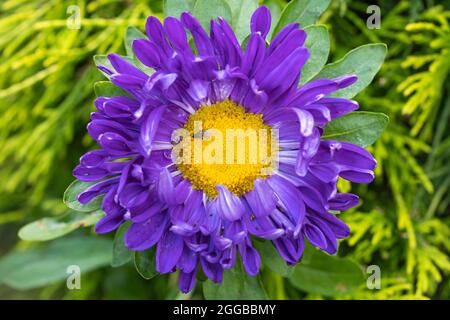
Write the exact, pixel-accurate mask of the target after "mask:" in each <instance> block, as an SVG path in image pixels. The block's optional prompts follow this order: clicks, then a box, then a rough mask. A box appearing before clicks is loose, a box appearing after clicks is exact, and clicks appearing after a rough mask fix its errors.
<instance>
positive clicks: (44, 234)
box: [19, 210, 104, 241]
mask: <svg viewBox="0 0 450 320" xmlns="http://www.w3.org/2000/svg"><path fill="white" fill-rule="evenodd" d="M103 215H104V213H103V211H100V210H99V211H95V212H92V213H89V214H86V213H81V212H76V211H70V212H69V213H67V214H65V215H63V216H61V217H56V218H42V219H39V220H37V221H34V222H31V223H29V224H27V225H25V226H23V227H22V228H21V229H20V230H19V238H21V239H22V240H26V241H48V240H53V239H56V238H59V237H62V236H64V235H66V234H68V233H70V232H72V231H74V230H76V229H78V228H82V227H89V226H91V225H93V224H95V223H96V222H97V221H98V220H100V219H101V218H102V217H103Z"/></svg>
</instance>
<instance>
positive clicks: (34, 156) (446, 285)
mask: <svg viewBox="0 0 450 320" xmlns="http://www.w3.org/2000/svg"><path fill="white" fill-rule="evenodd" d="M180 1H185V0H180ZM262 3H265V4H267V5H268V6H269V7H270V9H271V11H272V14H273V16H274V19H277V17H278V16H279V15H280V12H281V10H282V9H283V7H284V6H285V4H286V3H285V1H281V0H268V1H262ZM373 4H377V5H378V6H379V7H380V8H381V28H380V29H373V30H371V29H369V28H368V27H367V26H366V20H367V19H368V18H369V16H370V14H368V13H367V12H366V10H367V8H368V6H369V5H373ZM69 5H77V6H78V7H79V8H80V9H81V17H82V20H81V28H80V29H75V30H74V29H69V28H68V27H67V18H68V17H69V16H70V14H71V13H72V12H68V11H67V10H68V7H69ZM162 10H163V4H162V1H161V0H146V1H131V0H130V1H128V0H127V1H125V0H96V1H95V0H94V1H76V0H73V1H57V0H3V1H1V2H0V57H1V60H0V61H1V62H0V239H1V241H0V298H3V299H14V298H26V299H61V298H65V299H88V298H90V299H130V298H136V299H170V298H182V299H186V298H190V299H201V298H202V297H203V295H202V290H201V288H199V286H197V288H196V290H194V292H193V293H192V294H191V295H190V296H184V295H180V294H179V293H178V289H177V284H176V275H174V274H173V275H166V276H157V277H154V278H152V279H151V280H145V279H143V278H142V277H141V276H140V275H139V274H138V273H137V272H136V271H135V270H134V267H133V266H132V264H131V263H130V264H127V265H125V266H121V267H118V268H112V267H111V266H110V262H109V261H110V259H111V252H110V251H111V244H112V241H111V240H112V237H113V236H112V235H111V236H102V237H98V236H94V235H93V232H92V230H91V228H81V229H79V230H77V231H75V232H74V233H73V235H72V236H70V237H68V238H67V239H65V238H63V240H62V241H59V242H54V243H52V242H44V243H35V242H27V241H21V240H20V239H19V238H18V237H17V232H18V230H19V229H20V227H22V226H23V225H25V224H26V223H29V222H31V221H34V220H36V219H39V218H41V217H48V216H54V217H57V216H61V215H62V214H64V213H66V212H67V208H66V207H65V205H64V204H63V203H62V200H61V198H62V195H63V192H64V190H65V188H66V187H67V185H68V184H69V183H70V182H71V181H72V180H73V178H72V176H71V171H72V168H73V167H74V166H75V165H76V163H77V161H78V158H79V157H80V155H82V154H83V153H84V152H85V151H86V150H88V149H90V148H92V147H94V146H93V144H92V141H91V139H90V138H89V137H87V134H86V131H85V127H86V124H87V122H88V119H89V113H90V111H93V103H92V102H93V99H94V96H95V95H94V90H93V83H94V82H95V81H98V80H102V75H101V74H100V73H99V72H98V71H97V70H96V68H95V65H94V63H93V60H92V57H93V56H94V55H95V54H106V53H110V52H118V53H124V48H123V38H124V33H125V29H126V27H127V26H128V25H133V26H136V27H138V28H139V29H141V30H142V29H143V26H144V25H145V19H146V17H147V16H149V15H157V16H160V17H161V16H162ZM449 21H450V1H431V0H428V1H427V0H411V1H407V0H401V1H390V0H389V1H370V0H369V1H356V0H332V1H331V5H330V6H329V8H328V9H327V11H326V12H325V13H324V15H322V17H321V19H320V21H319V23H321V24H325V25H327V27H328V29H329V31H330V37H331V55H330V61H335V60H337V59H339V58H340V57H342V56H343V55H344V54H345V53H346V52H348V51H349V50H351V49H352V48H355V47H357V46H360V45H363V44H366V43H373V42H384V43H386V44H387V45H388V48H389V52H388V57H387V59H386V62H385V64H384V65H383V67H382V69H381V71H380V73H379V74H378V76H377V77H376V79H375V80H374V82H373V83H372V85H371V86H369V87H368V88H367V89H366V90H364V91H363V92H362V93H361V94H359V95H358V96H357V97H356V100H357V101H359V102H360V105H361V109H362V110H369V111H376V112H384V113H386V114H388V115H389V117H390V119H391V120H390V123H389V126H388V128H387V130H386V131H385V133H384V134H383V135H382V137H381V139H380V140H379V141H377V142H376V144H375V145H373V146H372V147H370V151H371V152H372V153H373V154H374V155H375V157H376V159H377V160H378V168H377V172H376V174H377V178H376V180H375V182H374V183H373V184H371V185H368V186H350V185H349V184H346V183H344V182H342V181H341V182H340V183H339V188H340V190H342V191H349V190H352V191H355V192H356V193H357V194H359V195H360V197H361V199H362V204H361V205H360V206H359V207H357V208H356V209H353V210H350V211H347V212H345V213H343V214H342V215H341V218H342V219H343V220H345V221H346V222H347V223H348V224H349V225H350V227H351V229H352V234H351V236H350V237H349V238H348V239H346V240H344V241H342V243H341V247H340V251H339V256H342V257H347V258H350V259H352V260H353V261H355V262H356V263H357V264H358V265H359V266H360V268H361V270H363V271H366V268H367V266H370V265H377V266H379V267H380V270H381V279H382V281H381V289H379V290H369V289H367V287H366V285H365V282H364V283H362V284H361V285H360V286H358V287H357V288H355V289H354V290H351V291H346V290H341V292H340V291H339V290H335V291H333V292H330V293H325V294H324V293H323V292H321V291H320V290H319V291H316V290H305V289H304V288H303V287H302V286H297V285H295V283H294V284H293V283H291V282H290V281H288V280H287V279H286V278H285V277H282V276H280V275H278V274H276V273H274V272H272V271H270V269H268V268H263V270H262V274H261V279H262V284H263V286H264V289H265V291H266V293H267V296H268V297H269V298H272V299H316V298H318V299H320V298H327V299H330V298H331V299H341V298H346V299H404V298H405V299H408V298H418V299H419V298H425V299H427V298H431V299H448V298H449V297H450V278H449V276H450V258H449V252H450V212H449V201H450V193H449V190H450V166H449V164H450V135H449V126H448V124H449V122H450V95H449V93H450V91H449V88H450V84H449V83H450V82H448V78H449V77H448V76H449V72H450V24H449ZM368 59H370V57H368ZM82 224H83V222H82V223H80V224H79V225H77V226H74V229H75V228H78V227H80V226H81V225H82ZM85 224H86V223H85ZM87 224H89V223H87ZM74 257H79V259H81V260H82V261H81V262H80V263H81V264H82V265H83V270H84V271H90V272H84V273H83V274H82V288H81V290H67V288H66V286H65V279H59V278H58V277H56V276H55V274H56V273H57V272H55V270H58V268H60V267H61V266H65V265H68V264H70V263H71V261H72V259H74ZM83 259H84V260H83ZM76 261H77V263H78V261H79V260H76ZM14 271H15V272H16V273H14ZM19 271H20V272H19ZM329 271H330V272H333V271H334V270H329ZM326 276H327V275H326V274H325V275H324V277H326ZM366 276H368V275H367V274H366ZM58 280H59V281H58ZM342 281H343V285H344V286H345V285H346V283H345V279H343V280H342Z"/></svg>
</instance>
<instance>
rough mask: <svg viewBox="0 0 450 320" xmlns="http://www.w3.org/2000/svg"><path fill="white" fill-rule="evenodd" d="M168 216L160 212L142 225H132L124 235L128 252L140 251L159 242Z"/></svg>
mask: <svg viewBox="0 0 450 320" xmlns="http://www.w3.org/2000/svg"><path fill="white" fill-rule="evenodd" d="M168 218H169V216H168V214H167V212H162V213H160V214H157V215H155V216H153V217H151V218H150V219H149V220H147V221H146V222H144V223H133V224H132V225H131V226H130V228H129V229H128V230H127V232H126V234H125V245H126V246H127V248H128V249H130V250H135V251H142V250H146V249H148V248H150V247H152V246H153V245H154V244H155V243H157V242H158V241H160V238H161V236H162V234H163V231H164V229H165V228H166V224H167V222H168V220H169V219H168Z"/></svg>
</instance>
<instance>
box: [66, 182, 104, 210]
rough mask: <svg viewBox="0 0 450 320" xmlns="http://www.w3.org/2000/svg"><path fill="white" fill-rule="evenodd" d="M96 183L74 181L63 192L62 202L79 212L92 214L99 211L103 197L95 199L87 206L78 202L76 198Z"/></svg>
mask: <svg viewBox="0 0 450 320" xmlns="http://www.w3.org/2000/svg"><path fill="white" fill-rule="evenodd" d="M96 183H97V182H84V181H79V180H75V181H74V182H72V183H71V184H70V185H69V186H68V187H67V189H66V191H65V192H64V196H63V201H64V203H65V204H66V206H68V207H69V208H70V209H72V210H75V211H81V212H92V211H95V210H99V209H100V208H101V206H102V201H103V196H98V197H95V198H94V199H92V200H91V202H89V203H87V204H81V203H80V202H78V200H77V197H78V195H79V194H80V193H82V192H83V191H84V190H86V189H87V188H89V187H91V186H93V185H94V184H96Z"/></svg>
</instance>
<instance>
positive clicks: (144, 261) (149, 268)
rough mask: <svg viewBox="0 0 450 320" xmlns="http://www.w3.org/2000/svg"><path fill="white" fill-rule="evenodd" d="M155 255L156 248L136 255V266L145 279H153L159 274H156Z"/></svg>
mask: <svg viewBox="0 0 450 320" xmlns="http://www.w3.org/2000/svg"><path fill="white" fill-rule="evenodd" d="M155 254H156V248H155V246H153V247H151V248H150V249H148V250H145V251H136V252H135V253H134V265H135V267H136V270H137V271H138V272H139V274H140V275H141V276H142V278H144V279H147V280H148V279H151V278H153V277H154V276H156V275H157V274H158V272H156V260H155V259H156V258H155Z"/></svg>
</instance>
